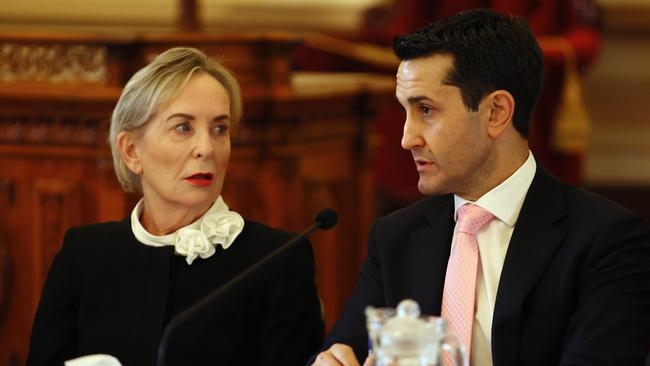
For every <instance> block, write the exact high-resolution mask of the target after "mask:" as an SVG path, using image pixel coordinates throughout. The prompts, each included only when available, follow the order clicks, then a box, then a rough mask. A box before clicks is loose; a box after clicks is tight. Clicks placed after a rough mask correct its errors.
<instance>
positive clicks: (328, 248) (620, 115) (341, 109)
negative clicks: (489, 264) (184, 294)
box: [0, 0, 650, 366]
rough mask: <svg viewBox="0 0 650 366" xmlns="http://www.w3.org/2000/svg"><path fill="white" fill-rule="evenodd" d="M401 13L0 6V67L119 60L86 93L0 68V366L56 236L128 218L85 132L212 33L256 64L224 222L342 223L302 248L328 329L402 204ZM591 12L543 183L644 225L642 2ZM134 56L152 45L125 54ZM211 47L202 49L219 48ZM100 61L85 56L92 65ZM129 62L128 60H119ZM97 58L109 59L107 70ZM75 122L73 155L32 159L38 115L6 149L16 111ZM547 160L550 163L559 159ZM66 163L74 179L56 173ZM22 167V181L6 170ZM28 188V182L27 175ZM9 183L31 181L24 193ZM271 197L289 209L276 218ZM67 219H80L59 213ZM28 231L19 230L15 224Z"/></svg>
mask: <svg viewBox="0 0 650 366" xmlns="http://www.w3.org/2000/svg"><path fill="white" fill-rule="evenodd" d="M418 1H420V2H422V1H421V0H309V1H298V0H202V1H188V0H20V1H0V47H4V48H0V64H1V63H2V62H5V61H7V60H9V59H8V58H7V57H8V56H7V55H9V53H11V52H14V51H15V44H16V42H18V43H20V42H22V41H24V40H28V42H32V43H33V42H36V43H38V39H40V38H39V37H41V38H43V39H47V40H48V42H64V43H66V42H67V43H70V42H73V43H74V42H77V41H83V42H90V41H92V42H98V44H100V45H101V44H103V43H108V44H110V46H109V47H108V48H107V49H108V51H105V52H108V53H107V54H108V55H111V52H113V51H112V50H115V49H119V50H120V51H119V52H118V53H117V55H118V56H120V55H121V56H120V57H122V58H121V59H120V60H122V61H121V62H122V63H119V62H118V63H117V64H114V65H113V66H110V65H109V67H108V68H107V69H106V70H107V71H106V70H105V72H107V73H109V74H110V75H117V76H116V78H114V79H111V78H110V76H107V78H108V79H107V80H108V81H107V84H106V85H99V87H98V88H94V89H93V87H92V85H90V87H88V85H86V86H83V88H80V87H78V86H75V87H70V88H67V87H65V86H61V85H59V86H56V87H53V88H49V87H46V88H44V87H42V86H38V85H36V86H34V85H31V86H27V87H26V88H22V89H21V88H14V86H12V84H11V83H6V84H5V85H2V83H1V82H2V81H4V82H6V81H7V80H8V78H10V75H11V73H10V72H8V71H7V70H9V69H2V68H0V94H2V98H5V100H4V101H2V100H0V164H4V165H0V366H9V365H20V364H22V363H23V362H24V357H25V353H26V340H27V338H28V335H29V327H30V321H31V318H32V317H33V312H34V309H35V306H36V304H37V301H38V295H39V293H40V287H41V286H42V280H43V278H44V276H45V273H46V271H47V267H48V266H49V261H50V260H51V256H52V255H53V254H54V253H55V252H56V251H57V250H58V247H59V245H60V236H61V234H62V231H64V230H65V229H67V226H68V225H76V224H85V223H89V222H93V221H102V220H107V219H118V218H120V217H122V216H123V215H125V214H127V213H128V212H129V210H130V208H131V207H132V204H133V202H134V197H128V196H127V197H123V195H122V194H121V191H120V189H119V187H118V186H117V184H116V180H115V178H114V177H113V174H112V170H111V167H110V157H109V156H108V153H107V151H106V147H105V146H104V145H103V138H104V137H103V135H102V133H103V130H102V129H105V126H106V121H107V116H108V113H109V112H110V108H111V106H112V105H113V103H114V101H115V99H116V97H117V96H118V95H119V90H120V87H121V85H123V82H124V81H125V80H126V79H125V78H127V77H128V76H129V75H126V74H127V72H128V71H129V70H133V67H135V66H137V64H138V62H144V61H145V59H146V58H147V57H151V56H152V55H153V54H155V52H157V51H160V49H163V47H164V46H165V45H171V44H178V43H184V42H194V43H192V44H195V45H196V46H208V47H212V46H210V45H211V44H212V43H214V42H217V43H219V42H222V41H223V39H222V38H221V36H220V35H224V34H226V35H229V36H228V37H226V38H227V40H228V42H230V43H228V44H229V45H230V44H231V43H232V42H233V40H235V43H236V42H240V41H242V42H244V43H246V42H249V43H250V41H251V40H252V42H253V43H255V44H260V42H262V43H264V42H267V43H268V44H267V43H264V44H263V45H262V46H263V47H262V51H260V49H256V50H253V51H250V50H248V51H246V52H243V51H241V52H240V51H239V49H237V51H236V52H235V53H234V54H236V55H240V56H237V57H239V58H236V59H237V61H241V63H243V64H245V66H246V67H248V69H246V70H249V71H250V70H256V68H260V67H262V68H265V70H266V68H268V70H267V71H268V72H269V74H264V75H257V74H255V75H253V76H251V75H252V74H251V75H249V71H246V72H244V73H241V74H240V75H239V76H240V78H242V79H243V80H244V84H245V85H244V91H245V94H246V93H248V95H245V106H244V108H245V111H246V113H247V114H246V117H247V121H245V122H247V123H250V126H251V127H250V128H248V129H247V127H245V128H244V130H243V134H242V136H240V137H239V140H238V144H237V146H236V151H235V153H234V154H233V160H234V162H233V164H231V167H230V170H229V173H228V174H229V176H230V178H231V179H232V180H233V182H236V184H231V185H230V187H233V186H234V188H230V189H229V190H228V191H227V192H226V194H227V195H228V197H230V198H229V202H232V203H234V207H238V205H239V207H243V209H242V211H243V213H244V214H245V215H246V216H249V217H251V216H252V218H255V219H258V220H262V221H265V222H268V223H270V224H272V225H276V226H279V227H282V228H285V229H289V230H294V231H297V230H300V229H301V228H302V227H303V226H305V225H306V223H307V222H308V221H309V217H308V213H310V212H312V211H314V210H316V209H318V208H320V207H322V206H323V205H332V206H334V207H335V208H337V209H339V210H340V211H341V212H342V222H341V224H340V225H339V227H337V229H336V230H334V231H333V232H328V233H327V234H319V235H320V236H316V237H315V238H314V244H315V246H314V247H315V254H316V260H317V266H318V269H317V270H318V276H319V277H318V281H317V282H318V286H319V292H320V294H321V296H322V297H323V300H324V303H325V308H326V321H327V325H328V327H331V325H332V324H333V321H334V320H335V319H336V317H337V316H338V313H339V312H340V309H341V307H342V305H343V303H344V301H345V298H346V297H347V295H348V294H349V292H350V291H351V288H352V286H353V284H354V281H355V277H356V273H357V269H358V266H359V263H360V262H361V260H362V259H363V255H364V252H365V234H366V230H367V227H368V223H369V222H370V220H371V219H372V217H373V216H375V215H377V214H381V213H384V212H386V211H387V210H390V209H392V208H395V207H399V206H402V205H405V204H407V203H408V202H410V201H412V200H415V199H417V198H419V195H418V193H417V192H416V189H415V188H416V187H415V182H416V180H417V174H416V172H415V170H414V169H412V165H410V164H411V163H408V160H409V159H410V158H409V154H408V153H406V152H402V151H400V149H399V147H398V143H399V131H400V129H401V122H402V121H401V118H402V115H401V112H399V106H396V104H395V102H394V100H393V98H392V93H393V85H392V83H393V78H394V70H395V60H394V58H392V56H391V55H390V49H389V47H390V42H389V40H390V37H392V34H388V35H386V34H383V35H382V32H384V33H386V32H388V33H390V29H391V28H390V27H389V25H390V21H391V19H392V18H395V17H400V16H401V17H402V19H408V17H409V16H412V15H413V12H417V11H418V9H417V8H414V9H409V8H408V6H406V7H404V6H402V7H401V8H400V4H401V5H404V4H416V3H418ZM566 1H567V2H569V1H570V2H572V3H575V4H578V3H581V2H584V1H581V0H566ZM423 3H427V2H426V1H424V2H423ZM513 3H517V2H516V1H515V2H513ZM542 3H543V1H542ZM562 3H563V2H562V1H560V2H558V4H562ZM597 5H598V7H599V9H600V10H599V14H600V15H599V18H600V23H599V25H597V28H598V34H599V37H600V38H599V47H597V49H595V50H594V55H595V56H594V57H593V61H591V62H590V63H589V64H588V65H587V66H585V68H584V69H581V82H582V92H583V97H584V102H585V105H586V106H587V111H588V114H589V117H590V120H591V134H590V139H589V143H588V145H587V146H586V148H585V149H584V150H583V151H581V152H580V153H579V154H578V155H577V158H578V160H579V164H578V165H575V164H574V163H575V162H576V160H575V158H576V156H573V157H568V158H567V161H566V162H568V164H565V166H564V170H558V172H559V173H557V174H558V176H559V177H560V178H561V179H563V180H565V181H569V182H579V183H582V184H583V185H585V186H587V187H588V188H590V189H592V190H595V191H597V192H599V193H602V194H604V195H607V196H609V197H610V198H612V199H614V200H616V201H618V202H620V203H622V204H624V205H626V206H627V207H629V208H630V209H632V210H634V211H636V212H637V213H639V214H640V215H642V216H644V217H645V218H646V219H647V220H649V221H650V67H649V66H648V65H650V1H648V0H598V1H597ZM400 9H401V10H400ZM399 11H402V13H401V14H398V12H399ZM409 12H410V13H409ZM553 16H557V17H560V16H561V15H560V14H550V17H551V18H552V17H553ZM401 26H402V27H403V28H407V30H406V31H408V30H412V29H413V28H414V27H415V26H414V25H413V26H411V24H410V23H409V22H408V21H404V22H403V23H402V24H401ZM370 28H372V31H369V29H370ZM251 32H252V33H251ZM152 34H155V36H152ZM245 34H249V35H250V34H256V35H255V36H253V38H250V37H249V36H242V35H245ZM260 34H261V35H262V36H259V35H260ZM278 35H279V36H278ZM259 37H261V38H259ZM387 37H389V38H387ZM260 39H261V40H262V41H260ZM93 40H94V41H93ZM165 40H167V41H165ZM303 41H305V43H303ZM92 42H91V43H92ZM147 42H150V43H152V44H154V46H152V47H150V48H148V49H147V50H146V52H145V51H142V52H140V53H138V52H136V53H133V52H132V50H133V48H137V47H140V45H141V44H146V43H147ZM165 42H167V43H165ZM211 42H212V43H211ZM93 44H95V43H93ZM273 44H274V45H275V46H273ZM7 45H9V46H7ZM93 47H94V46H93ZM215 47H216V48H215ZM215 47H212V48H211V49H212V50H213V51H214V50H215V49H216V50H217V51H218V50H219V47H217V46H215ZM228 47H230V48H228V49H231V48H232V47H231V46H228ZM233 49H234V48H233ZM12 50H14V51H12ZM249 51H250V52H249ZM3 52H5V53H3ZM102 52H104V51H101V50H100V51H99V53H98V54H97V55H98V57H99V58H100V59H101V60H105V57H106V53H102ZM238 52H239V53H238ZM217 53H218V52H217ZM132 55H137V57H135V56H134V58H133V60H130V61H129V57H130V56H132ZM123 56H124V57H123ZM127 56H128V57H127ZM3 57H5V58H4V59H3ZM21 57H22V56H21ZM116 57H117V56H116ZM267 58H268V60H267ZM114 61H115V60H113V59H111V56H108V61H107V62H114ZM265 61H269V63H270V66H269V65H266V66H265ZM8 62H11V61H10V60H9V61H8ZM260 65H261V66H260ZM14 66H15V65H14ZM14 66H11V67H14ZM3 67H4V66H3ZM115 70H118V71H119V72H115ZM120 70H121V71H120ZM350 72H354V74H350ZM111 73H112V74H111ZM120 73H121V74H120ZM278 75H280V76H278ZM274 78H275V79H274ZM276 79H277V80H276ZM560 80H562V79H561V78H560ZM276 82H277V83H276ZM560 82H561V81H560ZM84 88H86V89H84ZM88 88H90V89H88ZM560 89H561V88H559V87H558V90H560ZM2 98H0V99H2ZM7 98H9V99H7ZM7 100H9V101H7ZM15 101H18V102H15ZM44 101H47V102H44ZM3 103H4V104H3ZM16 105H19V106H18V107H17V106H16ZM80 105H81V106H83V108H80V109H79V106H80ZM391 105H392V106H391ZM57 106H58V107H57ZM382 106H383V108H388V109H387V110H388V112H386V113H384V114H382ZM546 107H547V105H544V104H543V105H542V106H541V107H540V108H546ZM21 108H22V109H21ZM75 108H77V109H79V111H80V112H79V113H83V114H85V115H87V116H91V117H92V118H90V117H89V118H86V119H84V120H82V121H81V122H80V123H81V125H80V126H81V127H82V128H83V129H88V130H89V132H88V131H85V130H83V131H80V135H79V136H81V137H80V139H81V140H80V141H82V140H83V139H84V138H87V137H88V136H90V139H91V140H92V141H91V142H90V144H91V146H90V147H88V146H86V145H84V146H82V147H79V146H73V147H69V148H68V147H65V146H59V145H57V144H56V143H55V144H52V143H51V142H46V143H45V144H42V146H41V145H39V143H40V142H39V141H41V142H42V140H39V138H41V137H39V136H41V135H42V133H41V132H39V131H40V130H39V129H38V128H39V127H38V126H41V125H47V124H48V123H49V124H51V123H54V124H56V125H57V126H58V123H59V122H57V121H55V122H52V121H53V120H52V118H51V117H50V116H40V117H39V118H45V119H40V120H37V121H36V124H35V125H34V126H36V129H31V130H30V129H27V130H26V131H32V132H27V135H24V136H23V137H21V139H22V140H20V141H18V140H15V141H14V140H11V139H12V138H13V137H12V136H14V135H12V134H14V132H15V131H19V130H17V129H16V128H15V127H16V126H18V125H20V124H21V123H23V122H25V123H26V124H33V123H32V122H33V121H31V120H30V118H31V117H29V116H28V115H29V114H30V113H31V111H39V110H48V111H53V112H52V113H54V114H57V113H59V114H63V115H65V116H64V117H65V118H68V119H65V118H64V119H63V121H62V122H61V123H62V125H63V126H68V127H70V126H76V125H75V123H77V121H76V120H74V118H73V117H74V116H70V115H66V114H65V113H68V114H69V113H76V112H69V111H71V110H75V111H76V110H77V109H75ZM391 108H392V109H391ZM66 109H67V110H68V112H66V111H65V110H66ZM377 116H383V119H382V118H376V117H377ZM48 118H49V119H48ZM70 118H72V119H70ZM39 121H40V122H39ZM545 123H547V124H548V123H550V122H549V121H546V122H545ZM387 124H388V125H390V126H392V127H390V126H389V129H390V130H389V129H386V126H387ZM32 127H33V126H32ZM32 127H29V128H32ZM20 131H22V130H20ZM260 131H264V133H261V132H260ZM382 131H384V135H383V136H382ZM386 131H389V132H386ZM20 133H22V134H25V132H24V131H23V132H20ZM29 133H33V135H28V134H29ZM39 134H41V135H39ZM264 134H266V135H264ZM30 136H31V137H30ZM84 136H86V137H84ZM30 138H31V139H33V140H31V141H29V139H30ZM3 139H4V140H3ZM16 141H18V142H16ZM83 141H85V140H83ZM83 141H82V144H83V143H85V142H83ZM391 154H396V155H399V157H400V159H406V161H407V163H408V164H407V165H404V164H402V163H400V160H399V159H398V160H396V162H395V165H394V166H390V164H384V163H385V162H386V161H387V160H386V159H388V160H390V159H392V157H393V156H392V155H391ZM50 156H51V158H52V159H51V161H50V160H48V157H50ZM554 160H558V159H554ZM81 161H83V162H84V163H83V164H82V165H80V162H81ZM373 161H374V162H375V164H374V165H373ZM401 161H404V160H401ZM551 163H553V161H551ZM559 163H560V164H563V163H565V162H564V161H562V158H560V159H559ZM66 164H69V165H75V164H76V165H75V166H76V167H75V168H70V170H69V171H65V169H66ZM27 165H29V166H30V168H29V169H27V168H23V167H24V166H27ZM77 165H78V166H77ZM402 165H403V166H402ZM373 166H374V167H375V169H374V170H373V169H372V167H373ZM387 167H388V168H387ZM395 169H404V171H405V172H404V173H401V171H400V172H398V171H397V170H395ZM62 172H64V173H62ZM89 172H91V173H92V174H95V173H97V174H98V175H97V176H96V177H94V178H93V179H97V180H98V181H101V182H100V183H97V184H96V185H90V186H89V187H86V186H84V185H85V184H87V182H86V181H85V180H84V179H86V178H84V177H86V176H88V174H89ZM39 174H41V175H42V178H43V179H44V180H43V181H38V179H34V178H33V177H32V178H28V176H30V175H39ZM62 174H64V175H65V174H68V175H70V176H73V177H74V179H73V183H72V184H70V185H66V184H67V183H66V182H67V181H66V180H57V179H59V178H61V175H62ZM387 176H388V179H389V180H390V178H393V179H394V178H395V177H398V178H399V179H398V181H399V183H400V184H399V185H400V187H396V186H394V185H391V184H386V182H385V181H384V180H385V179H386V177H387ZM55 178H56V179H55ZM12 179H13V180H14V182H16V181H17V182H21V181H22V182H32V183H28V184H31V186H30V188H29V189H28V188H26V187H25V185H21V184H17V185H16V184H14V183H12ZM33 182H36V183H33ZM62 182H63V183H62ZM78 182H82V183H78ZM79 184H81V185H82V186H79ZM93 184H94V183H93ZM79 187H81V188H82V189H79ZM404 187H406V188H404ZM226 188H228V186H227V187H226ZM400 189H405V191H404V192H398V191H399V190H400ZM78 191H80V192H81V193H79V192H78ZM251 192H252V193H251ZM50 193H52V194H53V195H48V194H50ZM283 195H287V196H288V195H292V196H295V198H292V199H290V200H289V202H288V204H285V205H284V206H285V207H282V206H283V202H282V200H281V198H282V196H283ZM48 197H49V198H48ZM52 197H54V199H50V198H52ZM278 197H280V198H278ZM21 200H22V201H21ZM259 202H262V204H260V203H259ZM79 207H80V208H81V209H82V210H81V212H82V214H74V213H73V212H76V211H77V210H76V209H75V208H79ZM50 209H51V210H55V211H56V210H58V211H56V212H63V213H64V214H63V215H59V214H53V215H50V214H48V211H45V210H50ZM303 216H304V217H303ZM35 217H36V218H37V219H34V218H35ZM60 217H62V218H61V219H59V220H57V218H60ZM35 221H36V222H35ZM36 224H37V226H38V228H36V229H35V228H33V227H32V226H30V225H36ZM39 225H40V226H39ZM52 227H54V228H55V229H48V228H52ZM21 228H22V229H21ZM41 229H42V231H43V232H41V231H40V230H41ZM3 237H4V238H5V239H4V241H3ZM44 241H50V242H51V243H46V244H43V243H42V242H44Z"/></svg>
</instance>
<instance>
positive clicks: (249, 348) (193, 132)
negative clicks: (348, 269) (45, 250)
mask: <svg viewBox="0 0 650 366" xmlns="http://www.w3.org/2000/svg"><path fill="white" fill-rule="evenodd" d="M241 109H242V108H241V96H240V91H239V85H238V84H237V81H236V80H235V79H234V77H233V76H232V74H231V73H230V72H229V71H228V70H226V69H225V68H224V67H223V66H221V65H219V64H218V63H217V62H216V61H214V60H212V59H210V58H208V57H206V55H204V54H203V53H201V52H200V51H198V50H195V49H192V48H173V49H170V50H168V51H166V52H164V53H163V54H161V55H159V56H158V57H157V58H156V59H155V60H154V61H153V62H152V63H151V64H149V65H148V66H146V67H144V68H143V69H142V70H140V71H138V72H137V73H136V74H135V75H134V76H133V78H131V80H130V81H129V82H128V83H127V85H126V87H125V88H124V91H123V92H122V96H121V97H120V100H119V101H118V103H117V106H116V107H115V110H114V112H113V116H112V120H111V127H110V137H109V140H110V145H111V149H112V153H113V161H114V166H115V171H116V173H117V177H118V179H119V181H120V183H121V185H122V187H123V188H124V189H125V190H126V191H138V192H141V193H142V195H143V198H142V199H141V200H140V202H139V203H138V204H137V205H136V207H135V208H134V209H133V212H132V214H131V216H130V217H129V218H126V219H125V220H123V221H120V222H108V223H102V224H95V225H90V226H85V227H79V228H73V229H70V230H69V231H68V232H67V233H66V235H65V238H64V243H63V247H62V249H61V251H60V252H59V253H58V254H57V256H56V257H55V259H54V262H53V263H52V267H51V269H50V273H49V275H48V278H47V281H46V284H45V287H44V289H43V294H42V297H41V302H40V305H39V307H38V312H37V314H36V318H35V321H34V327H33V331H32V337H31V344H30V351H29V356H28V361H27V364H28V365H55V364H62V362H63V361H64V360H67V359H71V358H75V357H77V356H81V355H86V354H95V353H105V354H110V355H113V356H115V357H117V358H118V359H119V360H120V362H121V363H122V364H124V365H154V364H155V363H156V358H157V351H158V344H159V342H160V339H161V335H162V332H163V330H164V328H165V325H166V324H167V323H168V322H169V321H170V320H171V319H172V318H173V317H174V315H176V314H178V313H179V312H181V311H183V310H186V309H188V308H189V307H191V306H192V305H193V304H195V303H197V302H198V301H199V300H200V299H202V298H204V297H205V296H206V295H208V294H209V293H211V292H212V291H213V290H215V289H217V288H219V287H220V286H222V285H224V284H225V283H227V282H228V281H229V280H230V279H232V278H233V277H235V276H236V275H237V274H239V273H241V272H242V271H243V270H245V269H246V268H248V267H249V266H250V265H251V264H253V263H255V262H256V261H257V260H259V259H260V258H262V257H263V256H264V255H266V254H268V253H269V252H271V251H272V250H273V249H275V248H276V247H278V246H279V245H280V244H282V243H283V242H285V241H286V240H288V239H289V238H290V237H291V235H290V234H288V233H285V232H282V231H279V230H275V229H272V228H270V227H267V226H264V225H262V224H259V223H256V222H252V221H249V220H245V219H243V218H242V217H241V216H240V215H239V214H238V213H236V212H234V211H230V210H229V209H228V206H227V205H226V203H225V202H224V201H223V199H222V198H221V196H220V194H221V190H222V186H223V182H224V177H225V174H226V168H227V166H228V160H229V156H230V132H231V131H232V130H233V129H234V128H236V127H237V124H238V122H239V119H240V116H241ZM241 288H242V289H241V291H239V293H238V295H237V297H234V296H233V297H229V298H226V299H224V300H223V301H222V303H221V304H216V305H215V308H214V313H213V315H214V316H212V317H211V318H210V319H211V320H210V321H208V322H206V324H205V327H204V329H203V331H202V334H197V335H196V339H195V340H192V341H193V342H195V343H196V345H197V346H196V347H194V348H195V349H194V350H192V352H191V354H188V356H187V357H188V363H187V364H195V363H196V362H197V361H191V362H190V360H194V359H196V360H209V363H210V364H219V365H252V364H278V365H292V364H293V365H297V364H304V362H305V360H306V359H307V358H308V357H309V355H310V354H311V353H313V352H314V351H316V350H317V349H318V347H319V346H320V343H321V340H322V339H321V338H322V330H323V329H322V321H321V318H320V306H319V301H318V296H317V293H316V289H315V286H314V266H313V257H312V252H311V247H310V246H309V245H307V243H305V245H302V246H300V247H299V248H298V249H296V250H294V251H292V252H291V253H290V254H289V255H286V256H284V257H282V258H281V259H280V260H278V261H275V262H274V264H272V265H270V266H267V267H266V268H265V269H264V270H263V271H262V272H261V273H260V274H259V275H258V276H255V277H254V278H253V279H251V280H250V281H248V282H247V283H244V284H242V286H241ZM193 357H194V358H193Z"/></svg>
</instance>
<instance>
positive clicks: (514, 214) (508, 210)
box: [454, 150, 537, 227]
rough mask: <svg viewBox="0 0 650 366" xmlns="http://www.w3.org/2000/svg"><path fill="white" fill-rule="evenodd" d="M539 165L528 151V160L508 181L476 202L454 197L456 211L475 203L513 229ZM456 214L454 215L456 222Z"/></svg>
mask: <svg viewBox="0 0 650 366" xmlns="http://www.w3.org/2000/svg"><path fill="white" fill-rule="evenodd" d="M536 170H537V163H536V162H535V158H534V157H533V154H532V153H531V152H530V150H528V158H527V159H526V161H525V162H524V163H523V164H522V165H521V166H520V167H519V169H517V170H516V171H515V172H514V173H513V174H512V175H511V176H510V177H508V179H506V180H504V181H503V182H501V184H499V185H498V186H496V187H494V188H492V189H491V190H490V191H488V192H487V193H485V194H484V195H483V196H481V197H480V198H479V199H478V200H476V201H475V202H471V201H468V200H466V199H464V198H462V197H459V196H457V195H454V209H455V210H454V211H455V212H456V211H457V210H458V208H459V207H460V206H462V205H464V204H465V203H468V202H469V203H473V204H475V205H477V206H480V207H482V208H484V209H486V210H487V211H489V212H490V213H492V214H493V215H494V216H495V217H496V218H498V219H499V220H501V221H503V222H505V223H506V224H507V225H508V226H510V227H513V226H515V223H516V222H517V218H518V217H519V212H520V211H521V207H522V206H523V204H524V199H525V198H526V193H528V188H530V185H531V183H532V182H533V178H534V177H535V171H536ZM455 219H456V214H454V220H455Z"/></svg>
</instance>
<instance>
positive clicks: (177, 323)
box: [158, 209, 338, 366]
mask: <svg viewBox="0 0 650 366" xmlns="http://www.w3.org/2000/svg"><path fill="white" fill-rule="evenodd" d="M337 221H338V214H337V213H336V211H334V210H332V209H324V210H321V211H320V212H319V213H318V214H317V215H316V217H315V222H314V223H313V224H312V225H311V226H309V227H308V228H307V229H306V230H304V231H303V232H301V233H300V234H298V235H296V236H294V237H293V238H291V239H290V240H289V241H287V242H285V243H284V244H282V245H281V246H280V247H279V248H277V249H275V250H274V251H272V252H271V253H270V254H269V255H267V256H265V257H264V258H262V259H260V260H259V261H257V262H256V263H255V264H253V265H252V266H250V267H248V268H247V269H246V270H245V271H243V272H242V273H240V274H238V275H237V276H236V277H235V278H233V279H232V280H230V281H229V282H228V283H226V284H225V285H223V286H222V287H220V288H219V289H217V290H216V291H214V292H213V293H211V294H210V295H208V296H206V297H205V298H203V299H202V300H201V301H199V302H197V303H196V304H194V305H192V306H191V307H190V308H189V309H187V310H185V311H183V312H181V313H179V314H178V315H176V316H175V317H174V318H173V319H172V321H171V322H170V323H169V324H168V325H167V327H165V331H164V332H163V336H162V338H161V340H160V346H159V348H158V366H170V365H167V353H168V352H167V351H168V344H169V342H170V339H172V335H173V334H174V333H175V332H176V330H177V329H178V328H180V327H181V326H182V325H183V324H184V323H185V322H187V320H188V319H190V318H191V317H192V316H194V314H197V313H200V312H201V311H204V310H206V309H208V308H209V307H210V306H213V305H214V301H215V300H216V299H218V298H219V297H220V296H223V295H224V294H225V293H227V292H228V291H231V289H233V288H234V287H235V286H237V285H239V284H240V283H241V282H243V281H244V280H245V279H246V278H248V277H249V276H250V275H251V274H252V273H254V272H255V271H257V270H258V268H260V267H263V266H264V265H266V264H267V263H268V262H270V261H272V260H273V259H274V258H276V257H277V256H279V255H281V254H282V253H284V252H286V251H287V250H289V249H290V248H293V247H294V246H295V245H296V244H297V243H299V242H300V241H302V240H305V238H307V236H309V234H311V233H312V232H313V231H314V230H316V229H319V228H320V229H323V230H329V229H330V228H331V227H333V226H334V225H336V223H337Z"/></svg>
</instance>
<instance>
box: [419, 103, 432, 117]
mask: <svg viewBox="0 0 650 366" xmlns="http://www.w3.org/2000/svg"><path fill="white" fill-rule="evenodd" d="M431 111H432V109H431V108H429V107H427V106H426V105H423V106H420V112H422V114H423V115H425V116H428V115H430V114H431Z"/></svg>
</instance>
